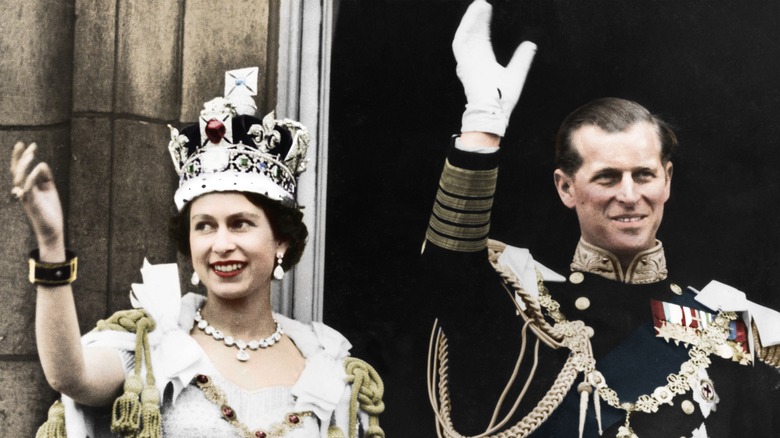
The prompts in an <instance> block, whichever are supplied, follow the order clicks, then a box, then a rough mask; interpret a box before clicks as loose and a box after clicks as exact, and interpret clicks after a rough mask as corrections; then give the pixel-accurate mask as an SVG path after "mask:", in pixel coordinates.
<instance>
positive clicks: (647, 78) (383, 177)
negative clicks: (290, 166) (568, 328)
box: [324, 0, 780, 437]
mask: <svg viewBox="0 0 780 438" xmlns="http://www.w3.org/2000/svg"><path fill="white" fill-rule="evenodd" d="M468 3H469V2H466V1H420V0H407V1H400V0H399V1H389V0H384V1H380V0H342V1H341V2H339V5H338V9H337V23H336V28H335V29H336V30H335V35H334V37H335V38H334V46H333V59H332V83H331V114H330V120H331V126H330V145H329V164H328V166H329V167H328V178H329V179H328V206H327V207H328V208H327V240H326V250H327V257H326V277H325V281H326V284H325V286H326V299H325V314H324V317H325V322H326V323H328V324H329V325H332V326H333V327H335V328H336V329H338V330H340V331H342V333H344V334H345V335H346V336H347V337H348V338H349V339H350V340H351V341H352V342H353V344H355V348H354V349H353V354H354V355H356V356H359V357H362V358H364V359H367V360H368V361H369V362H371V363H372V364H374V365H375V366H376V367H377V368H378V370H379V371H380V373H381V374H382V375H383V377H384V378H385V381H386V384H387V392H386V402H387V404H388V411H387V413H386V414H385V415H384V416H383V417H384V418H383V419H382V421H383V425H384V427H385V430H386V431H387V432H388V434H389V436H390V437H393V436H417V435H415V434H414V433H413V432H410V430H415V428H414V427H411V426H414V425H415V423H416V422H419V421H427V422H431V423H432V421H433V420H432V416H431V415H430V414H429V412H428V411H427V410H426V408H427V406H426V405H425V404H424V403H420V400H422V402H425V400H424V391H425V390H424V366H425V365H424V364H425V358H424V357H418V356H419V354H417V350H416V348H415V347H413V345H414V342H416V341H418V338H420V333H424V332H425V331H426V330H427V328H428V327H429V326H430V323H431V321H427V320H422V319H423V318H420V316H419V315H420V314H419V313H418V312H417V311H416V309H415V307H416V306H417V304H416V302H417V299H418V297H419V296H420V294H424V293H425V291H424V290H421V288H420V287H419V284H420V283H419V282H418V280H417V277H416V273H417V262H418V257H419V253H420V246H421V244H422V242H423V238H424V233H425V228H426V225H427V220H428V215H429V214H430V208H431V206H432V204H433V198H434V195H435V191H436V184H437V181H438V177H439V174H440V172H441V168H442V165H443V159H444V156H445V153H446V149H447V145H448V142H449V137H450V135H452V134H455V133H457V132H458V131H459V128H460V116H461V114H462V110H463V105H464V104H465V99H464V97H463V92H462V88H461V85H460V83H459V82H458V79H457V77H456V75H455V61H454V59H453V56H452V51H451V45H450V44H451V39H452V35H453V34H454V32H455V29H456V28H457V25H458V23H459V20H460V17H461V16H462V14H463V12H464V11H465V9H466V7H467V6H468ZM492 3H493V5H494V17H493V40H494V46H495V50H496V53H497V57H498V59H499V60H500V61H501V62H503V63H505V62H506V61H508V59H509V57H510V56H511V54H512V52H513V51H514V48H515V47H516V46H517V44H519V43H520V42H521V41H522V40H524V39H530V40H532V41H534V42H535V43H537V45H538V46H539V49H538V52H537V55H536V58H535V60H534V64H533V67H532V68H531V72H530V74H529V76H528V80H527V82H526V85H525V89H524V91H523V95H522V97H521V98H520V101H519V103H518V105H517V107H516V108H515V111H514V113H513V115H512V118H511V122H510V127H509V129H508V131H507V134H506V137H505V139H504V141H503V143H502V154H503V155H502V164H501V170H500V176H499V183H498V191H497V195H496V199H495V205H494V210H493V220H492V227H491V237H492V238H495V239H499V240H503V241H505V242H507V243H510V244H512V245H516V246H521V247H528V248H531V250H532V252H533V254H534V256H535V258H536V259H537V260H540V261H541V262H542V263H544V264H546V265H548V266H552V267H556V268H559V270H560V267H565V266H567V264H568V262H569V261H570V259H571V255H572V253H573V249H574V247H575V245H576V242H577V239H578V237H579V231H578V227H577V222H576V217H575V215H574V213H573V212H571V211H569V210H567V209H566V208H565V207H563V206H562V205H561V203H560V201H559V199H558V197H557V194H556V193H555V189H554V187H553V184H552V181H553V179H552V172H553V169H554V166H553V150H552V145H553V138H554V135H555V132H556V130H557V127H558V125H559V124H560V123H561V121H562V120H563V118H564V117H565V116H566V114H568V113H569V112H570V111H572V110H573V109H574V108H576V107H577V106H579V105H581V104H583V103H585V102H587V101H590V100H592V99H594V98H597V97H603V96H616V97H623V98H628V99H631V100H635V101H637V102H639V103H641V104H642V105H644V106H646V107H647V108H648V109H650V110H651V111H652V112H654V113H656V114H659V115H661V116H662V118H664V119H666V120H667V121H668V122H670V123H671V124H672V125H673V126H674V127H675V128H676V132H677V134H678V137H679V140H680V145H681V146H680V148H679V151H678V155H677V156H676V158H675V159H674V165H675V170H674V178H673V184H672V196H671V199H670V201H669V202H668V203H667V205H666V212H665V216H664V223H663V225H662V226H661V229H660V231H659V235H658V237H659V238H660V239H661V240H662V241H663V242H664V246H665V247H666V249H667V259H668V261H669V264H670V266H685V269H686V270H689V271H691V273H686V274H691V275H689V276H694V277H695V278H702V279H706V280H703V281H704V283H702V284H692V286H694V287H697V288H701V287H703V286H704V285H705V284H706V282H707V281H709V280H710V279H717V280H719V281H722V282H724V283H727V284H730V285H733V286H735V287H737V288H738V289H740V290H743V291H745V292H747V294H748V297H749V298H750V299H752V300H754V301H757V302H760V303H762V304H766V305H769V306H771V307H774V308H780V293H778V290H777V288H778V283H779V281H780V226H778V222H780V217H778V216H777V212H778V209H777V203H778V201H780V172H779V171H778V169H780V152H778V150H777V148H778V131H779V129H778V121H779V120H780V3H778V2H776V1H774V0H740V1H726V0H718V1H712V0H708V1H705V0H661V1H650V0H630V1H627V0H588V1H582V0H528V1H509V0H503V1H494V2H492ZM694 272H695V274H692V273H694ZM454 299H456V297H454ZM475 310H478V309H475ZM475 316H476V315H475ZM425 341H426V340H425V339H423V340H422V342H425ZM421 396H422V397H421Z"/></svg>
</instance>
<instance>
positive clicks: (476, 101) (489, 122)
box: [452, 0, 536, 137]
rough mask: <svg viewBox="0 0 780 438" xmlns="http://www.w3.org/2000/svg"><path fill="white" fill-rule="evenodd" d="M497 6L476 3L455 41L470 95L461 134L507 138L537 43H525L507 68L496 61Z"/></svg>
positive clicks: (461, 74) (460, 73)
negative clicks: (492, 38)
mask: <svg viewBox="0 0 780 438" xmlns="http://www.w3.org/2000/svg"><path fill="white" fill-rule="evenodd" d="M492 15H493V7H492V6H491V5H490V4H489V3H487V2H486V1H485V0H474V2H473V3H471V5H470V6H469V8H468V10H466V13H465V14H463V18H462V19H461V22H460V26H458V30H457V31H456V32H455V38H454V39H453V40H452V51H453V53H454V54H455V61H456V62H457V64H458V66H457V69H456V72H457V74H458V78H459V79H460V82H461V84H463V90H464V91H465V93H466V101H467V103H466V111H464V112H463V120H462V125H461V132H472V131H476V132H489V133H492V134H496V135H498V136H501V137H503V136H504V133H505V132H506V127H507V126H508V125H509V116H510V115H511V114H512V110H513V109H514V107H515V104H517V101H518V99H520V92H521V91H522V90H523V84H524V83H525V78H526V76H527V75H528V70H529V69H530V68H531V61H532V60H533V58H534V54H535V53H536V44H534V43H532V42H530V41H525V42H523V43H522V44H520V46H519V47H518V48H517V50H515V53H514V55H512V59H511V60H510V61H509V64H508V65H507V66H506V67H503V66H501V64H499V63H498V62H497V61H496V55H495V54H494V53H493V46H492V44H491V42H490V17H491V16H492Z"/></svg>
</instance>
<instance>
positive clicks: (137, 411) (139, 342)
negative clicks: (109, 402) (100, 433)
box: [95, 309, 162, 438]
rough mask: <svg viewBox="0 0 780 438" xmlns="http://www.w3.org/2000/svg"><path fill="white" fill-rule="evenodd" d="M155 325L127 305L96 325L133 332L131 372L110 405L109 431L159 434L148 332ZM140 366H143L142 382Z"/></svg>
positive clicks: (149, 437) (141, 436)
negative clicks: (144, 371)
mask: <svg viewBox="0 0 780 438" xmlns="http://www.w3.org/2000/svg"><path fill="white" fill-rule="evenodd" d="M155 327H156V324H155V323H154V320H153V319H152V318H151V317H149V315H148V314H147V313H146V312H145V311H144V310H143V309H130V310H123V311H119V312H116V313H114V314H113V315H111V316H110V317H109V318H108V319H106V320H100V321H98V323H97V327H96V328H95V330H98V331H102V330H113V331H119V332H127V333H135V334H136V340H135V360H134V364H133V374H131V375H129V376H127V378H126V379H125V385H124V393H123V394H122V395H120V396H119V397H117V399H116V400H114V405H113V408H112V409H111V431H112V432H114V433H116V434H119V435H122V436H125V437H138V438H161V437H162V420H161V418H160V392H159V391H158V390H157V387H156V386H155V382H154V373H153V372H152V356H151V348H150V346H149V336H148V333H149V332H151V331H153V330H154V329H155ZM142 366H145V367H146V384H145V385H144V382H143V379H142V377H141V369H142ZM139 398H140V401H139Z"/></svg>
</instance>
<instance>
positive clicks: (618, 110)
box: [555, 97, 677, 176]
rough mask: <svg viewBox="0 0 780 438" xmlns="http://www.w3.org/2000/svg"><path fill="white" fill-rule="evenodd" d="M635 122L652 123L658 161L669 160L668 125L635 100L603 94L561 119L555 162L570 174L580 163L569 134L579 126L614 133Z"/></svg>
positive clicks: (672, 144)
mask: <svg viewBox="0 0 780 438" xmlns="http://www.w3.org/2000/svg"><path fill="white" fill-rule="evenodd" d="M639 122H647V123H650V124H651V125H653V126H655V127H656V132H657V133H658V138H659V140H660V141H661V161H662V162H663V163H664V164H666V163H667V162H669V161H670V160H671V159H672V155H673V153H674V150H675V148H676V147H677V136H676V135H675V133H674V131H672V128H671V127H669V125H668V124H667V123H666V122H664V121H663V120H661V118H659V117H658V116H656V115H654V114H652V113H651V112H650V111H648V110H647V109H646V108H645V107H643V106H642V105H640V104H638V103H636V102H633V101H630V100H626V99H619V98H616V97H604V98H601V99H596V100H593V101H591V102H588V103H586V104H585V105H583V106H581V107H579V108H577V109H576V110H574V111H573V112H572V113H571V114H569V115H568V116H567V117H566V119H565V120H564V121H563V124H561V127H560V129H559V130H558V136H557V138H556V140H555V164H556V166H558V168H559V169H561V170H562V171H563V172H564V173H565V174H566V175H569V176H572V175H574V174H575V173H576V172H577V170H579V168H580V166H582V156H580V154H579V152H577V149H576V148H575V147H574V145H572V142H571V137H572V134H573V133H574V131H576V130H577V129H579V128H580V127H582V126H587V125H594V126H598V127H599V128H601V129H602V130H604V131H606V132H609V133H615V132H623V131H625V130H626V129H628V128H629V127H631V126H632V125H634V124H635V123H639Z"/></svg>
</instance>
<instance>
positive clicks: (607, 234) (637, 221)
mask: <svg viewBox="0 0 780 438" xmlns="http://www.w3.org/2000/svg"><path fill="white" fill-rule="evenodd" d="M571 139H572V145H573V146H574V147H575V148H576V150H577V152H578V153H579V155H580V156H581V157H582V165H581V166H580V167H579V169H578V170H577V171H576V172H575V173H574V175H566V174H565V173H564V172H563V171H562V170H560V169H558V170H556V171H555V185H556V187H557V189H558V194H559V195H560V197H561V200H562V201H563V203H564V204H565V205H566V206H567V207H569V208H573V209H574V210H575V211H576V212H577V218H578V219H579V223H580V231H581V233H582V238H583V240H585V241H586V242H588V243H590V244H592V245H596V246H598V247H600V248H602V249H605V250H607V251H610V252H612V253H613V254H615V255H616V256H617V257H618V258H620V259H621V262H622V263H627V261H630V260H631V259H633V257H634V256H635V255H636V254H637V253H638V252H640V251H643V250H646V249H649V248H651V247H653V246H654V245H655V236H656V232H657V231H658V227H659V226H660V225H661V219H662V218H663V213H664V204H665V203H666V201H667V200H668V199H669V189H670V187H671V177H672V163H671V162H667V163H666V164H664V163H663V162H662V160H661V142H660V139H659V137H658V133H657V130H656V128H655V126H654V125H652V124H650V123H647V122H639V123H635V124H633V125H631V126H629V127H628V128H627V129H626V130H625V131H622V132H615V133H609V132H606V131H604V130H602V129H601V128H599V127H597V126H595V125H584V126H582V127H580V128H578V129H577V130H576V131H574V132H573V133H572V136H571Z"/></svg>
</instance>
